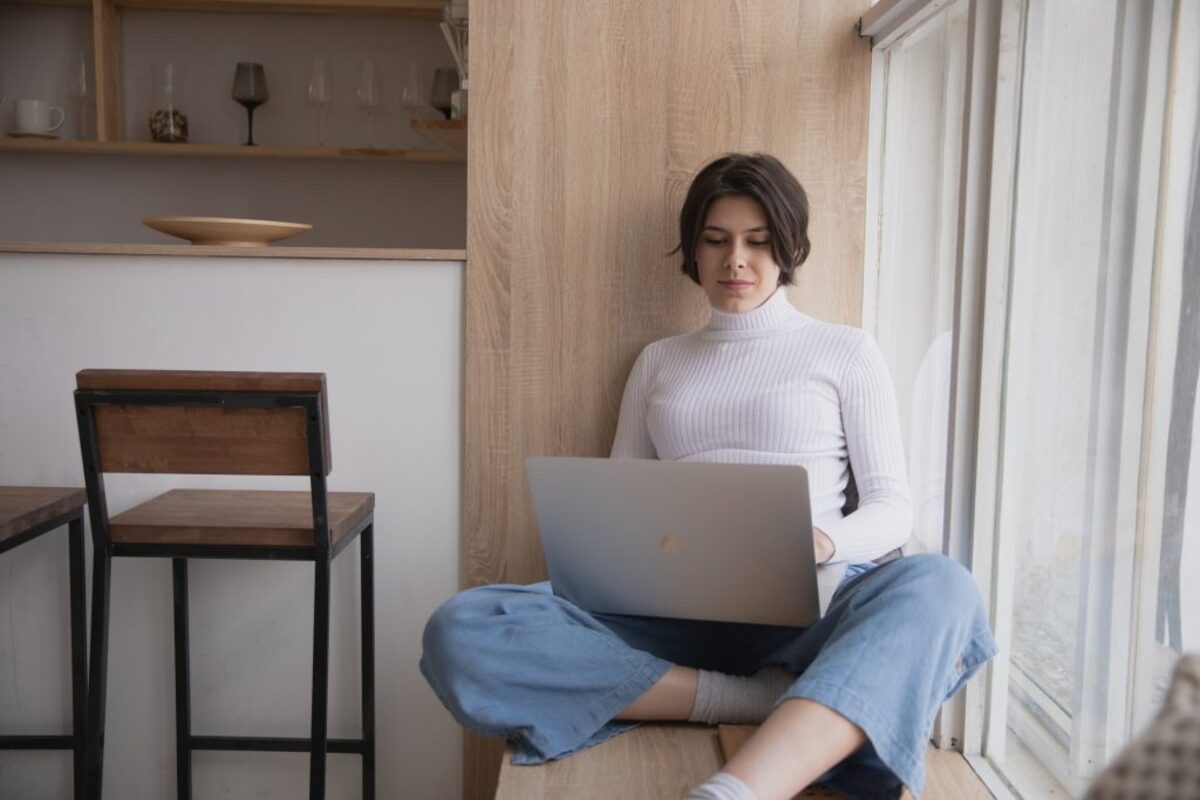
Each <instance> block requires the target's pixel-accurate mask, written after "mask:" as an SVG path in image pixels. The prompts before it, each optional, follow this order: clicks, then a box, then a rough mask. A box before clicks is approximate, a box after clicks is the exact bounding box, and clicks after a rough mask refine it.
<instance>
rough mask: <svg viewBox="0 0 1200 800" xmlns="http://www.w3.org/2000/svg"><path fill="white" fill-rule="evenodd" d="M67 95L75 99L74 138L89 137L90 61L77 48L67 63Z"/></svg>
mask: <svg viewBox="0 0 1200 800" xmlns="http://www.w3.org/2000/svg"><path fill="white" fill-rule="evenodd" d="M67 96H68V97H70V98H72V99H73V100H74V101H75V106H76V109H77V111H78V120H79V121H78V122H76V123H75V125H76V128H75V138H77V139H87V138H90V136H89V128H90V126H89V125H88V120H89V114H88V104H89V103H90V102H91V99H92V62H91V59H90V58H88V54H87V53H85V52H84V51H82V50H77V51H76V52H75V53H74V54H73V55H72V56H71V60H70V62H69V63H68V64H67Z"/></svg>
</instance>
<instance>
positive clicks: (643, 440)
mask: <svg viewBox="0 0 1200 800" xmlns="http://www.w3.org/2000/svg"><path fill="white" fill-rule="evenodd" d="M651 347H653V345H650V346H649V347H646V348H644V349H643V350H642V352H641V354H640V355H639V356H638V357H637V361H635V362H634V364H633V369H632V370H631V371H630V373H629V380H627V381H626V382H625V393H624V395H622V396H621V413H620V415H619V417H618V418H617V435H616V436H615V437H614V438H613V446H612V454H611V457H612V458H658V453H657V452H656V451H655V449H654V442H652V441H651V440H650V432H649V430H647V428H646V409H647V406H648V403H649V400H648V396H649V391H650V386H649V384H650V374H651V370H650V361H651V359H652V358H653V356H652V355H651V353H650V349H651Z"/></svg>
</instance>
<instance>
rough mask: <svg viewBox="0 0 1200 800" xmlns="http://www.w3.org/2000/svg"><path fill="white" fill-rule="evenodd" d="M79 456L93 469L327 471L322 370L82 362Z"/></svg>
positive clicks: (329, 461)
mask: <svg viewBox="0 0 1200 800" xmlns="http://www.w3.org/2000/svg"><path fill="white" fill-rule="evenodd" d="M76 387H77V391H76V407H77V410H78V411H79V414H80V432H81V434H84V433H85V425H86V427H90V428H91V432H92V433H93V436H92V437H90V441H89V437H87V436H86V435H85V436H83V437H82V438H81V443H82V445H83V448H84V455H85V462H87V460H88V459H87V456H88V455H89V454H88V452H87V451H88V450H89V448H90V447H94V448H95V449H94V452H93V453H91V455H92V456H93V459H94V460H93V462H92V463H94V464H95V465H96V467H97V468H98V470H99V471H100V472H102V473H103V472H140V473H174V474H188V475H310V476H314V477H316V476H317V475H320V476H322V477H324V476H328V475H329V472H330V470H331V469H332V459H331V458H330V452H329V424H328V416H329V415H328V413H327V410H326V409H327V405H326V395H325V375H324V373H319V372H311V373H296V372H291V373H288V372H185V371H174V370H95V369H89V370H83V371H82V372H80V373H78V374H77V375H76Z"/></svg>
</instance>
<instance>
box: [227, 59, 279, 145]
mask: <svg viewBox="0 0 1200 800" xmlns="http://www.w3.org/2000/svg"><path fill="white" fill-rule="evenodd" d="M233 99H234V100H236V101H238V102H239V103H241V104H242V105H243V106H245V107H246V120H247V123H248V126H247V127H248V129H249V130H248V132H247V134H246V144H247V145H249V146H253V145H254V109H256V108H258V107H259V106H261V105H262V104H263V103H265V102H267V101H268V100H269V99H271V96H270V94H268V93H267V76H266V73H265V72H263V65H262V64H255V63H253V62H249V61H241V62H238V65H237V72H235V73H234V75H233Z"/></svg>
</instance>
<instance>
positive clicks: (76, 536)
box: [67, 515, 87, 800]
mask: <svg viewBox="0 0 1200 800" xmlns="http://www.w3.org/2000/svg"><path fill="white" fill-rule="evenodd" d="M67 537H68V538H67V545H68V552H69V554H70V570H71V578H70V582H71V740H72V750H73V751H74V754H75V757H74V774H73V776H72V778H73V781H74V786H75V792H74V795H73V796H74V797H75V800H83V798H84V779H83V778H84V742H85V741H86V738H87V730H86V728H87V597H86V595H87V583H86V581H85V579H84V556H83V516H82V515H80V516H77V517H76V518H75V519H73V520H71V522H70V523H69V524H68V527H67Z"/></svg>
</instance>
